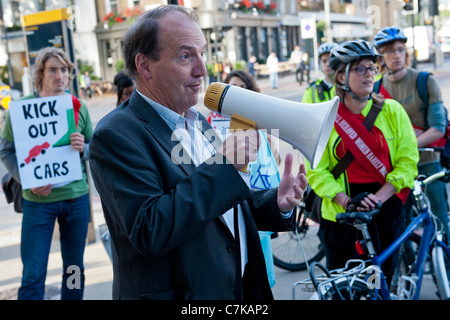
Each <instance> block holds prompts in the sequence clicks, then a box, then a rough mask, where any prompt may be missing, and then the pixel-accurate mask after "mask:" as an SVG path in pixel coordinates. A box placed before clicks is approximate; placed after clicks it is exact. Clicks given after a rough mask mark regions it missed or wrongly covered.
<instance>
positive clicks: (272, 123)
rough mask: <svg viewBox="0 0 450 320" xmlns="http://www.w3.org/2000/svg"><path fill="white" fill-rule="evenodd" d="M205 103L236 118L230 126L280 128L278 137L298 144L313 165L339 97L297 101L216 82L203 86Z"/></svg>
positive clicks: (326, 133) (334, 114)
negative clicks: (315, 101) (319, 100)
mask: <svg viewBox="0 0 450 320" xmlns="http://www.w3.org/2000/svg"><path fill="white" fill-rule="evenodd" d="M204 104H205V106H206V107H207V108H208V109H210V110H212V111H215V112H218V113H220V114H221V115H223V116H225V117H228V118H231V121H232V124H233V121H235V124H234V125H230V128H231V129H238V128H241V129H248V128H254V129H266V130H268V131H270V130H274V129H277V130H279V131H278V132H279V137H280V139H282V140H283V141H285V142H287V143H289V144H291V145H292V146H294V147H295V148H297V149H298V150H299V151H300V152H301V153H302V154H303V155H304V156H305V158H306V159H307V160H308V161H309V163H310V165H311V168H312V169H314V168H315V167H316V166H317V164H318V163H319V161H320V159H321V158H322V155H323V152H324V151H325V148H326V145H327V143H328V139H329V138H330V134H331V130H332V129H333V126H334V121H335V118H336V114H337V110H338V106H339V98H338V97H334V98H333V99H332V100H330V101H327V102H322V103H314V104H311V103H299V102H294V101H289V100H284V99H280V98H276V97H271V96H268V95H264V94H261V93H258V92H254V91H251V90H247V89H243V88H240V87H237V86H233V85H229V84H225V83H220V82H215V83H211V84H210V85H209V87H208V89H207V90H206V94H205V101H204ZM236 123H238V124H237V125H236ZM241 124H242V125H241ZM269 133H270V132H269Z"/></svg>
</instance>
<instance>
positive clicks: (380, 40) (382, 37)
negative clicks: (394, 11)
mask: <svg viewBox="0 0 450 320" xmlns="http://www.w3.org/2000/svg"><path fill="white" fill-rule="evenodd" d="M394 41H402V42H406V41H408V38H407V37H406V36H405V34H404V33H403V31H402V30H400V29H399V28H397V27H386V28H383V29H382V30H380V31H379V32H378V33H377V34H376V35H375V37H374V38H373V44H374V45H375V46H376V47H377V48H379V47H380V46H384V45H387V44H389V43H392V42H394Z"/></svg>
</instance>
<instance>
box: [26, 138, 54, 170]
mask: <svg viewBox="0 0 450 320" xmlns="http://www.w3.org/2000/svg"><path fill="white" fill-rule="evenodd" d="M48 148H50V144H49V143H48V142H44V143H43V144H41V145H38V146H34V147H33V148H32V149H31V150H30V152H29V153H28V157H26V158H25V163H21V164H20V167H21V168H22V167H24V166H25V165H26V164H29V163H30V162H31V161H33V162H34V161H36V157H37V156H38V155H40V154H44V153H45V150H46V149H48Z"/></svg>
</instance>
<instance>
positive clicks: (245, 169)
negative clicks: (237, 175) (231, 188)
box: [239, 164, 248, 173]
mask: <svg viewBox="0 0 450 320" xmlns="http://www.w3.org/2000/svg"><path fill="white" fill-rule="evenodd" d="M247 168H248V164H246V165H245V166H243V167H242V168H240V169H239V171H240V172H245V173H247V172H248V170H247Z"/></svg>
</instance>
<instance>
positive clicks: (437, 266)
mask: <svg viewBox="0 0 450 320" xmlns="http://www.w3.org/2000/svg"><path fill="white" fill-rule="evenodd" d="M446 266H450V261H449V259H448V257H447V255H446V254H444V250H443V249H442V248H441V247H440V246H438V245H436V244H435V245H434V246H433V248H432V249H431V268H432V270H431V274H432V276H433V281H434V283H435V284H436V287H437V289H438V294H439V298H440V299H441V300H449V299H450V282H449V275H448V274H447V267H446Z"/></svg>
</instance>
